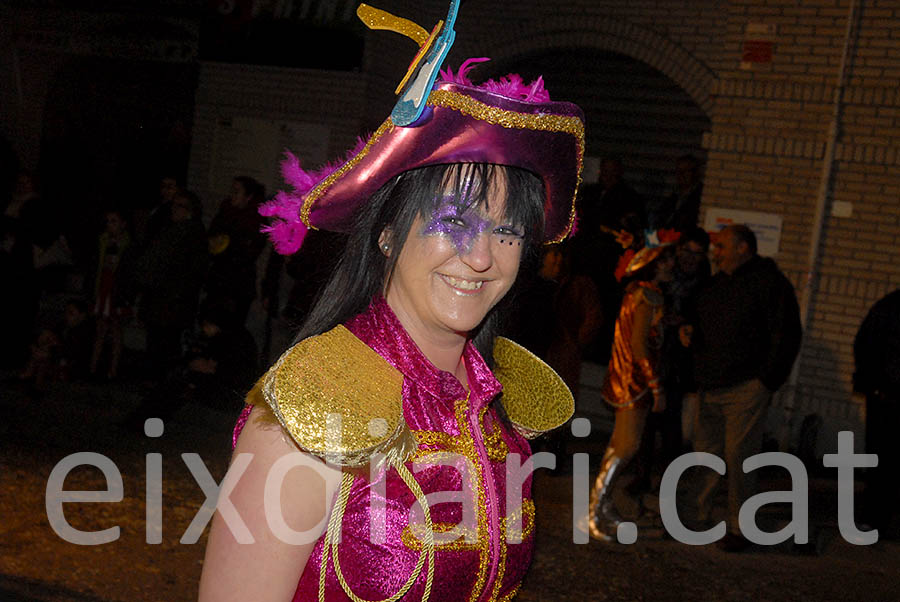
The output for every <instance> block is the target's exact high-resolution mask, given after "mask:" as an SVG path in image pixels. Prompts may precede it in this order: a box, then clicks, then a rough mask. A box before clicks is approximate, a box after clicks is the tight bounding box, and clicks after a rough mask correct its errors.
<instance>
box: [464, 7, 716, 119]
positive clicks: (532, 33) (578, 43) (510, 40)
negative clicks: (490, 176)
mask: <svg viewBox="0 0 900 602" xmlns="http://www.w3.org/2000/svg"><path fill="white" fill-rule="evenodd" d="M529 25H530V23H523V24H522V26H521V27H519V28H512V27H511V28H509V29H505V30H501V31H497V32H496V35H492V36H490V38H487V39H485V38H481V39H478V40H467V42H468V43H464V44H458V45H459V46H460V48H459V49H458V50H457V51H456V52H455V54H456V56H489V57H492V58H495V59H498V60H499V59H506V58H512V57H515V56H520V55H523V54H530V53H534V52H537V51H542V50H550V49H559V48H573V47H578V48H593V49H597V50H606V51H611V52H617V53H619V54H623V55H625V56H628V57H631V58H634V59H636V60H639V61H641V62H643V63H646V64H647V65H649V66H651V67H653V68H654V69H656V70H657V71H659V72H660V73H662V74H664V75H665V76H667V77H668V78H669V79H671V80H672V81H673V82H675V83H676V84H678V85H679V86H680V87H681V88H682V89H683V90H684V91H685V92H687V94H688V95H689V96H690V97H691V98H692V99H693V100H694V102H696V103H697V105H698V106H699V107H700V108H701V109H702V110H703V112H704V113H706V115H707V116H711V113H712V105H713V96H712V90H713V86H714V83H715V81H716V76H715V74H714V73H713V71H712V69H710V68H709V67H708V66H707V65H706V64H705V63H703V62H701V61H700V60H698V59H697V58H696V57H694V56H693V55H692V54H691V53H690V52H688V51H687V50H686V49H685V48H684V47H682V46H680V45H678V44H676V43H674V42H672V41H671V40H669V39H668V38H666V37H664V36H661V35H660V34H658V33H656V32H654V31H651V30H649V29H647V28H645V27H640V26H638V25H634V24H632V23H629V22H628V21H624V20H621V19H610V18H603V19H597V20H596V21H594V22H593V23H588V24H586V23H585V22H584V20H579V19H576V18H574V17H571V16H566V17H559V18H553V19H542V20H540V21H539V22H538V21H534V25H533V26H532V27H529ZM460 51H461V52H460Z"/></svg>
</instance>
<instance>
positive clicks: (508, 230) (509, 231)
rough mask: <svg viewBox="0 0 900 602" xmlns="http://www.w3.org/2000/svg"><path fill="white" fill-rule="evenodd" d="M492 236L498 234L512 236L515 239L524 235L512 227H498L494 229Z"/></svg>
mask: <svg viewBox="0 0 900 602" xmlns="http://www.w3.org/2000/svg"><path fill="white" fill-rule="evenodd" d="M494 234H500V235H501V236H513V237H516V238H523V237H524V236H525V235H524V234H522V232H521V231H520V230H518V229H516V228H513V227H512V226H498V227H497V228H494Z"/></svg>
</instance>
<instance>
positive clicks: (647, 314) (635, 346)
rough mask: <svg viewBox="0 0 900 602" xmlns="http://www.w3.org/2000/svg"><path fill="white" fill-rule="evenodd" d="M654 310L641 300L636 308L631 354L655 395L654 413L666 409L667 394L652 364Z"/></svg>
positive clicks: (644, 300) (645, 301)
mask: <svg viewBox="0 0 900 602" xmlns="http://www.w3.org/2000/svg"><path fill="white" fill-rule="evenodd" d="M653 311H654V308H653V306H652V305H650V303H648V302H647V300H646V299H643V298H639V301H638V304H637V307H635V308H634V326H633V327H632V329H631V352H632V354H633V356H634V362H635V363H636V364H637V365H638V366H640V369H641V370H643V372H644V376H645V377H646V378H647V384H648V385H649V386H650V391H651V392H652V393H653V411H654V412H662V411H663V410H665V409H666V394H665V392H664V391H663V389H662V386H661V383H660V382H659V380H658V376H657V374H656V372H655V370H654V369H653V368H654V367H653V366H652V365H651V363H650V324H651V322H652V321H653Z"/></svg>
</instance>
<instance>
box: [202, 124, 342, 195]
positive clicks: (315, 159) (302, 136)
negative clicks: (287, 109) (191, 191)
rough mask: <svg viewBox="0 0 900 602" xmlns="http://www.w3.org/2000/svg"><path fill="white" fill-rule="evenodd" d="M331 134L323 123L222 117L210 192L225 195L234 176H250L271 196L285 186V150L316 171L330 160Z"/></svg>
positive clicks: (216, 140) (210, 171) (212, 165)
mask: <svg viewBox="0 0 900 602" xmlns="http://www.w3.org/2000/svg"><path fill="white" fill-rule="evenodd" d="M329 134H330V129H329V127H328V126H327V125H325V124H321V123H302V122H293V121H279V120H276V119H259V118H255V117H231V118H220V119H218V120H217V121H216V131H215V134H214V136H213V148H212V158H211V159H212V160H211V161H210V165H209V185H208V189H209V190H211V191H216V192H220V193H221V194H222V195H223V196H224V195H226V194H227V193H228V191H229V190H230V186H231V180H232V179H234V177H235V176H250V177H252V178H256V179H257V180H258V181H260V182H262V183H263V184H265V185H266V192H267V194H271V193H273V192H274V191H275V190H278V189H281V188H284V187H285V184H284V180H283V179H282V177H281V161H282V160H283V159H284V151H285V149H287V150H290V151H291V152H292V153H294V154H295V155H297V157H299V158H300V165H302V166H303V167H304V168H305V169H314V168H316V167H319V166H320V165H322V164H323V163H324V162H325V161H327V154H326V153H327V151H328V136H329Z"/></svg>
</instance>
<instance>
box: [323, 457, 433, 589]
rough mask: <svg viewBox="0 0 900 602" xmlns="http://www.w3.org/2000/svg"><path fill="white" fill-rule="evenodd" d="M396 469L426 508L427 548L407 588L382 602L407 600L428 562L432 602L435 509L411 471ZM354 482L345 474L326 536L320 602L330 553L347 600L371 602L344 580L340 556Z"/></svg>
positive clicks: (397, 465)
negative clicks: (339, 549) (433, 521)
mask: <svg viewBox="0 0 900 602" xmlns="http://www.w3.org/2000/svg"><path fill="white" fill-rule="evenodd" d="M392 466H393V467H394V469H395V470H396V471H397V473H398V474H399V475H400V478H401V479H403V482H404V483H406V486H407V487H409V489H410V490H411V491H412V492H413V494H414V495H415V496H416V500H417V501H418V502H419V505H421V506H422V514H423V516H424V518H425V528H424V529H423V533H422V536H423V540H424V541H423V544H422V547H423V548H424V552H425V553H424V554H422V553H420V554H419V559H418V560H417V561H416V566H415V568H414V569H413V572H412V574H411V575H410V576H409V579H407V580H406V583H404V584H403V587H401V588H400V590H399V591H398V592H397V593H396V594H394V595H393V596H391V597H390V598H385V599H384V600H381V601H380V602H397V601H398V600H400V599H401V598H402V597H403V596H405V595H406V592H408V591H409V588H411V587H412V586H413V584H414V583H415V582H416V580H418V578H419V575H420V574H421V573H422V567H423V566H424V564H425V561H426V560H427V561H428V572H427V573H426V576H425V591H424V592H423V593H422V602H428V598H430V597H431V588H432V585H433V584H434V525H433V524H432V522H431V509H430V508H429V507H428V500H427V499H426V498H425V493H424V492H423V491H422V488H421V487H420V486H419V483H418V482H417V481H416V479H415V477H414V476H413V475H412V473H411V472H409V469H408V468H406V466H404V465H403V464H402V463H400V462H396V463H394V464H392ZM354 478H355V477H354V476H353V475H352V474H350V473H348V472H345V473H344V475H343V477H342V478H341V490H340V493H339V494H338V499H337V502H336V503H335V506H334V511H333V512H332V514H331V518H330V519H329V520H328V530H327V531H326V532H325V545H324V546H323V548H322V565H321V566H320V567H319V602H325V573H326V572H327V571H328V560H329V551H330V553H331V555H332V556H333V560H334V572H335V574H336V575H337V578H338V582H340V584H341V588H342V589H343V590H344V593H345V594H347V597H348V598H350V599H351V600H353V602H370V601H369V600H365V599H363V598H360V597H359V596H357V595H356V594H354V593H353V592H352V591H351V590H350V585H349V584H348V583H347V580H346V579H345V578H344V573H343V572H342V571H341V563H340V558H339V556H338V543H339V542H340V531H341V524H342V523H343V520H344V510H346V508H347V500H348V499H349V498H350V490H351V488H352V487H353V480H354Z"/></svg>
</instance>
